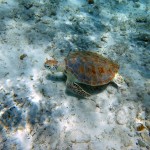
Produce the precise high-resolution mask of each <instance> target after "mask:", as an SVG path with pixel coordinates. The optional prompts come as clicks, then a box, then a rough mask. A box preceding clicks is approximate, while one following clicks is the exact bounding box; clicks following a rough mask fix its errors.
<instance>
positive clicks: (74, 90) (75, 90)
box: [67, 82, 90, 97]
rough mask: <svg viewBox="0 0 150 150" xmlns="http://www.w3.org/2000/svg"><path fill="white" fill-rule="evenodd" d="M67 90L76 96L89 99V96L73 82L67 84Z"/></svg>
mask: <svg viewBox="0 0 150 150" xmlns="http://www.w3.org/2000/svg"><path fill="white" fill-rule="evenodd" d="M67 89H68V90H69V91H70V92H72V93H74V94H77V95H79V96H81V97H89V96H90V94H89V93H87V92H86V91H84V90H83V89H82V88H81V87H80V86H79V85H78V84H77V83H75V82H67Z"/></svg>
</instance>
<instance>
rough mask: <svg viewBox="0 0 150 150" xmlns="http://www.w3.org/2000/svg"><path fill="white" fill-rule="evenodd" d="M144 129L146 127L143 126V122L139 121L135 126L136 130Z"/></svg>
mask: <svg viewBox="0 0 150 150" xmlns="http://www.w3.org/2000/svg"><path fill="white" fill-rule="evenodd" d="M144 129H146V128H145V126H144V125H143V124H141V123H140V124H138V125H137V127H136V130H137V131H143V130H144Z"/></svg>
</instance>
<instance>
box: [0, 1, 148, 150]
mask: <svg viewBox="0 0 150 150" xmlns="http://www.w3.org/2000/svg"><path fill="white" fill-rule="evenodd" d="M74 51H92V52H95V53H97V54H101V55H103V56H104V57H106V58H108V59H112V60H113V61H115V62H117V63H118V64H119V66H120V69H119V74H120V75H121V77H122V78H121V82H120V83H119V91H118V90H117V89H116V87H115V86H113V85H111V84H109V85H106V87H104V88H102V87H101V86H100V87H94V88H93V87H91V86H87V85H85V84H83V85H81V87H83V88H85V89H86V90H87V91H88V92H90V93H92V94H91V97H89V98H88V99H86V98H81V97H80V98H79V97H78V96H76V95H73V94H71V93H69V92H67V88H66V80H67V77H66V76H64V74H63V73H58V74H51V72H50V71H48V70H46V69H45V68H44V63H45V61H46V59H52V58H53V59H54V58H55V59H56V60H57V61H58V62H63V59H64V58H66V57H67V56H68V55H69V53H70V52H74ZM89 61H90V60H89ZM104 67H105V66H104ZM77 69H78V66H77ZM149 89H150V1H149V0H107V1H105V0H94V1H93V2H92V1H91V2H89V1H88V0H0V149H1V150H15V149H17V150H30V149H35V150H50V149H52V150H66V149H69V150H80V149H81V150H86V149H93V150H110V149H116V150H120V149H129V150H140V149H142V150H147V149H150V145H149V143H150V142H149V141H150V136H149V126H150V125H149V122H150V110H149V109H150V101H149V99H150V91H149ZM139 130H140V131H139Z"/></svg>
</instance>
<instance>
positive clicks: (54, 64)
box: [44, 59, 65, 73]
mask: <svg viewBox="0 0 150 150" xmlns="http://www.w3.org/2000/svg"><path fill="white" fill-rule="evenodd" d="M64 66H65V65H64V63H62V62H58V61H57V60H55V59H49V60H48V59H46V61H45V63H44V67H45V68H46V69H48V70H50V71H51V72H52V73H55V72H62V71H64V69H65V68H64Z"/></svg>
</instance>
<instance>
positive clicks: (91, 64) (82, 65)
mask: <svg viewBox="0 0 150 150" xmlns="http://www.w3.org/2000/svg"><path fill="white" fill-rule="evenodd" d="M44 66H45V67H46V68H48V69H49V70H51V71H52V72H53V73H54V72H64V74H65V75H66V76H67V81H66V86H67V89H68V90H70V91H71V92H73V93H75V94H78V95H80V96H83V97H88V96H90V94H89V93H88V92H86V91H85V90H84V89H83V88H82V87H81V86H80V85H79V84H78V83H82V84H85V85H90V86H101V85H105V84H108V83H109V82H111V81H115V80H116V77H117V74H118V70H119V65H118V64H117V63H116V62H114V61H112V60H110V59H108V58H105V57H103V56H102V55H99V54H97V53H94V52H90V51H77V52H71V53H70V54H69V55H68V56H67V57H66V58H65V59H64V61H61V62H59V61H57V60H55V59H50V60H46V62H45V64H44Z"/></svg>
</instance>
